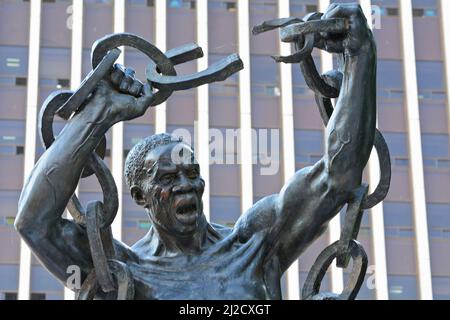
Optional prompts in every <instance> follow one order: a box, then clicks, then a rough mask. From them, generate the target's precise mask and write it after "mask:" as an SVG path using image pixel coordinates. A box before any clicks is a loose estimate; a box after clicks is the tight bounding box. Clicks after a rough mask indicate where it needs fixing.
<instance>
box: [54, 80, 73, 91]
mask: <svg viewBox="0 0 450 320" xmlns="http://www.w3.org/2000/svg"><path fill="white" fill-rule="evenodd" d="M56 88H58V89H62V88H70V80H69V79H58V80H57V85H56Z"/></svg>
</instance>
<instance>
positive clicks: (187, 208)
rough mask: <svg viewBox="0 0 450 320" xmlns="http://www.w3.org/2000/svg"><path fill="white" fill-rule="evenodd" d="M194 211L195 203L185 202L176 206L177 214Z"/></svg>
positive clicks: (195, 209) (195, 208)
mask: <svg viewBox="0 0 450 320" xmlns="http://www.w3.org/2000/svg"><path fill="white" fill-rule="evenodd" d="M194 211H197V204H195V203H187V204H184V205H181V206H179V207H178V208H177V214H189V213H192V212H194Z"/></svg>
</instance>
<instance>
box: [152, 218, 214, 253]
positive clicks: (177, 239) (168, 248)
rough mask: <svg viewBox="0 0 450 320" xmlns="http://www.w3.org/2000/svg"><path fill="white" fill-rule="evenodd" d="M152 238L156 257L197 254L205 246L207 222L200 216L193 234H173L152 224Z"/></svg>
mask: <svg viewBox="0 0 450 320" xmlns="http://www.w3.org/2000/svg"><path fill="white" fill-rule="evenodd" d="M153 229H154V233H153V238H156V239H154V240H156V243H157V250H156V251H157V253H156V254H157V255H177V254H180V253H183V254H195V253H199V252H200V251H201V250H202V248H203V247H204V246H205V245H206V244H207V232H208V222H207V221H206V217H205V216H204V215H203V214H202V215H201V217H200V221H199V224H198V227H197V229H196V230H195V231H194V232H193V233H189V234H180V233H174V232H172V231H170V230H167V229H166V228H164V227H162V226H161V225H159V224H156V223H154V224H153Z"/></svg>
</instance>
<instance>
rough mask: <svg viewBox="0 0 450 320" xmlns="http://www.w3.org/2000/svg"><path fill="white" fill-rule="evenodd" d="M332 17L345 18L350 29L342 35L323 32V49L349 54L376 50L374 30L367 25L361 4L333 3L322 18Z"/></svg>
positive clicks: (353, 54)
mask: <svg viewBox="0 0 450 320" xmlns="http://www.w3.org/2000/svg"><path fill="white" fill-rule="evenodd" d="M330 18H345V19H346V20H347V21H348V25H349V29H348V31H347V32H346V33H345V34H341V35H336V34H326V33H324V34H322V37H323V38H324V41H323V43H322V46H323V47H322V48H321V49H324V50H326V51H328V52H331V53H344V54H346V55H348V56H355V55H359V54H361V53H371V52H374V51H375V48H376V46H375V42H374V39H373V35H372V31H371V30H370V28H369V26H368V25H367V20H366V17H365V16H364V13H363V11H362V9H361V6H360V5H359V4H353V3H342V4H338V3H333V4H331V5H330V6H329V7H328V9H327V11H326V12H325V13H324V15H323V16H322V20H323V19H330Z"/></svg>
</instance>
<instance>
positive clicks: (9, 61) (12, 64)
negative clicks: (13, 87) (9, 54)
mask: <svg viewBox="0 0 450 320" xmlns="http://www.w3.org/2000/svg"><path fill="white" fill-rule="evenodd" d="M6 66H7V67H9V68H19V67H20V59H19V58H6Z"/></svg>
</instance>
